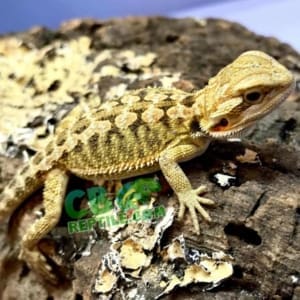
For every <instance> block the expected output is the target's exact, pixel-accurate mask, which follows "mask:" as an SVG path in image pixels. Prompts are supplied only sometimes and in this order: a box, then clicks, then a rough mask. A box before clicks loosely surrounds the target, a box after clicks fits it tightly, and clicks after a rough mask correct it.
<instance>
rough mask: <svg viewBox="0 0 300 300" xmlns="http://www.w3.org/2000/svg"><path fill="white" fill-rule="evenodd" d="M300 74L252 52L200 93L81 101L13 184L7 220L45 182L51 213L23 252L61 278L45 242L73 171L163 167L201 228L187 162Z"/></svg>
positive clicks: (250, 119)
mask: <svg viewBox="0 0 300 300" xmlns="http://www.w3.org/2000/svg"><path fill="white" fill-rule="evenodd" d="M293 86H294V79H293V76H292V74H291V73H290V72H289V71H288V70H287V69H286V68H285V67H284V66H282V65H281V64H279V63H278V62H277V61H275V60H274V59H273V58H271V57H270V56H268V55H267V54H264V53H262V52H259V51H249V52H245V53H244V54H242V55H241V56H239V57H238V58H237V59H236V60H235V61H234V62H233V63H232V64H230V65H228V66H226V67H225V68H224V69H222V70H221V71H220V72H219V73H218V74H217V75H216V76H215V77H213V78H212V79H211V80H210V81H209V83H208V85H207V86H206V87H205V88H204V89H202V90H200V91H198V92H195V93H185V92H183V91H180V90H176V89H172V90H165V89H159V88H146V89H141V90H137V91H130V92H129V93H128V94H126V95H125V96H123V97H121V98H120V99H118V100H114V101H110V102H106V103H104V104H102V105H99V106H98V107H95V106H94V107H91V106H90V107H87V108H85V107H82V106H78V107H76V108H75V109H74V110H73V111H72V112H71V113H70V114H69V115H68V116H67V117H66V118H65V119H64V120H63V121H62V122H61V124H60V126H59V127H58V128H57V131H56V133H55V134H54V135H53V137H52V140H51V142H50V143H49V145H48V146H47V147H46V149H45V150H44V152H41V153H37V154H36V155H35V156H33V157H32V159H31V160H30V161H29V163H28V164H27V165H26V166H25V167H24V168H22V170H20V171H19V172H18V174H17V176H16V177H15V178H14V179H13V180H12V182H11V183H10V184H9V185H8V186H7V187H6V188H5V190H4V191H3V193H2V195H1V198H0V199H1V201H0V220H3V219H4V218H5V217H8V216H9V215H10V214H11V213H12V212H13V211H14V210H15V209H16V208H17V207H18V206H19V205H20V204H21V203H22V202H23V201H24V200H25V199H26V198H28V197H29V196H30V195H31V194H32V193H33V192H34V191H36V190H37V189H38V188H40V187H41V186H43V185H44V192H43V199H44V201H43V203H44V207H45V215H44V216H43V217H42V218H41V219H39V220H38V221H37V222H35V223H34V224H33V225H32V226H31V227H30V229H29V230H28V231H27V233H26V234H25V235H24V237H23V239H22V244H21V252H20V258H21V259H23V260H25V261H26V262H27V264H28V265H29V266H30V267H31V268H32V269H34V270H35V271H36V272H38V273H40V274H41V275H42V276H43V277H44V278H45V279H49V280H54V279H55V276H54V274H53V273H52V272H51V268H50V266H49V265H47V264H46V261H45V257H44V256H43V255H42V254H41V253H40V252H39V250H38V247H37V244H38V241H39V240H40V239H41V238H42V237H44V236H45V235H46V234H47V233H48V232H49V231H50V230H51V229H52V228H53V227H54V226H55V225H56V224H57V222H58V221H59V218H60V215H61V211H62V207H63V201H64V197H65V191H66V186H67V183H68V177H69V174H70V173H72V174H75V175H77V176H79V177H81V178H84V179H88V180H93V181H94V182H99V181H101V180H103V179H106V180H107V179H117V180H119V179H124V178H129V177H133V176H136V175H141V174H146V173H150V172H154V171H156V170H159V169H160V170H161V171H162V172H163V174H164V176H165V177H166V179H167V181H168V182H169V184H170V185H171V187H172V188H173V190H174V192H175V193H176V195H177V197H178V200H179V203H180V207H179V213H178V215H179V218H182V217H183V215H184V212H185V209H186V208H188V210H189V212H190V214H191V218H192V221H193V224H194V227H195V230H196V232H197V233H199V232H200V229H199V223H198V218H197V212H199V213H200V214H201V215H202V217H203V218H204V219H206V220H210V217H209V215H208V213H207V212H206V211H205V210H204V208H203V207H202V206H201V204H206V205H211V204H213V203H214V202H213V201H212V200H210V199H207V198H203V197H200V196H199V194H201V193H203V192H205V190H206V188H205V186H200V187H198V188H196V189H194V188H193V187H192V186H191V184H190V181H189V180H188V178H187V177H186V175H185V174H184V172H183V171H182V169H181V168H180V166H179V165H178V163H179V162H182V161H186V160H190V159H192V158H193V157H195V156H198V155H201V154H202V153H203V152H204V151H205V150H206V148H207V147H208V145H209V143H210V141H211V140H212V139H214V138H227V137H231V136H234V135H238V134H240V133H241V132H242V131H243V130H245V129H247V128H248V127H250V126H251V125H254V124H255V123H256V121H257V120H259V119H261V118H262V117H263V116H265V115H266V114H268V113H269V112H270V111H272V110H273V109H274V108H276V107H277V106H278V105H279V104H280V103H281V102H282V101H283V100H284V99H286V98H287V96H288V95H289V94H290V93H291V91H292V90H293Z"/></svg>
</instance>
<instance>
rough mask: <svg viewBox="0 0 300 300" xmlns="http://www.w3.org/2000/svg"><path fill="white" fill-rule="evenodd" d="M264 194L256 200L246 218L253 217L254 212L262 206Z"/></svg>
mask: <svg viewBox="0 0 300 300" xmlns="http://www.w3.org/2000/svg"><path fill="white" fill-rule="evenodd" d="M265 194H266V192H263V193H262V194H261V195H260V196H259V198H258V199H257V200H256V203H255V205H254V206H253V208H252V210H251V211H250V213H249V214H248V216H247V218H249V217H251V216H253V215H254V214H255V212H256V211H257V209H258V208H259V207H260V206H261V205H262V204H263V203H265V199H264V198H265Z"/></svg>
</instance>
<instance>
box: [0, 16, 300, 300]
mask: <svg viewBox="0 0 300 300" xmlns="http://www.w3.org/2000/svg"><path fill="white" fill-rule="evenodd" d="M79 37H85V38H86V37H87V38H88V41H86V40H81V42H78V38H79ZM14 38H18V39H20V40H22V41H23V45H24V47H25V48H26V49H25V50H24V51H25V52H24V53H25V54H24V55H29V54H30V53H31V52H33V51H40V54H41V53H44V52H45V53H46V54H45V53H44V54H43V55H44V56H42V57H43V59H42V60H43V63H42V64H41V69H43V68H44V69H45V70H47V72H46V71H45V73H46V75H45V76H50V77H51V80H52V81H51V80H50V79H48V77H47V80H48V81H49V83H51V84H50V85H48V86H47V87H43V86H42V85H40V84H39V82H41V83H43V82H44V81H43V80H42V79H40V77H39V78H35V76H36V77H37V75H36V73H34V72H33V73H30V72H31V71H30V70H29V69H28V78H26V80H27V79H28V81H29V80H30V76H32V81H31V88H32V89H33V92H36V94H34V93H32V95H33V96H32V98H28V100H26V99H23V100H22V101H21V99H22V98H17V97H16V98H14V97H13V96H7V97H6V98H5V101H4V100H3V98H2V99H0V106H1V110H2V111H3V112H4V115H3V117H4V118H5V122H4V121H3V120H2V121H1V122H0V124H1V126H0V134H2V135H3V136H4V137H7V134H8V133H9V134H11V135H12V136H13V137H14V138H15V139H14V142H13V143H10V144H9V145H8V146H9V147H8V149H9V151H10V153H11V154H12V153H13V154H16V156H17V157H16V158H14V159H11V158H8V157H5V156H2V157H1V160H0V167H1V178H0V179H1V180H0V185H1V186H0V188H1V187H3V186H5V185H6V184H7V182H8V181H9V179H10V178H12V177H13V173H14V172H15V169H16V166H19V165H21V164H22V159H21V156H22V155H21V154H22V152H23V150H28V149H29V150H30V151H34V150H35V149H38V148H39V147H43V145H44V143H45V139H46V138H47V135H48V132H47V130H49V128H48V127H49V124H48V125H47V122H46V121H47V119H49V118H50V119H51V118H53V117H55V118H56V119H57V121H59V120H60V119H61V118H62V115H63V114H64V113H65V112H67V111H68V110H70V108H71V107H72V106H74V105H75V104H76V102H78V99H84V98H88V97H87V95H86V92H87V91H86V90H85V89H84V86H83V87H81V88H78V89H76V88H75V87H76V84H75V83H74V85H68V87H62V90H60V89H61V86H63V83H64V82H60V81H61V80H60V79H59V80H58V81H56V80H57V78H56V76H58V77H59V75H57V73H55V72H54V73H51V74H49V70H48V69H47V64H48V63H50V64H51V53H52V52H55V51H56V50H54V49H56V48H55V47H56V46H55V43H62V44H63V43H64V44H66V45H68V47H70V48H72V47H73V48H72V49H73V50H72V51H70V52H66V53H65V54H62V58H61V61H60V66H61V65H64V63H65V62H66V61H67V60H68V63H66V65H67V66H68V68H70V69H68V70H67V72H70V74H71V72H74V70H77V64H78V68H79V69H80V68H82V70H83V72H84V71H85V70H86V69H87V68H90V69H91V72H90V73H88V75H89V76H90V77H89V78H88V79H91V78H93V74H94V76H96V75H95V74H98V75H97V76H98V77H97V76H96V79H95V82H94V87H95V86H97V89H95V88H94V89H92V90H91V91H89V93H90V94H92V95H98V94H99V95H100V96H101V97H102V101H106V99H107V98H109V97H108V96H109V95H110V94H107V93H108V91H110V93H111V94H114V93H117V92H116V90H118V89H119V91H120V90H121V91H122V90H123V89H135V88H139V87H144V86H147V85H161V84H162V81H163V82H166V80H167V79H166V76H167V75H169V79H170V78H171V79H172V80H173V82H174V83H173V84H174V86H176V87H177V88H182V89H184V90H191V89H194V88H195V89H198V88H201V87H203V86H204V85H205V84H206V83H207V81H208V79H209V78H210V77H211V76H213V75H215V74H216V73H217V71H218V70H219V69H220V68H221V67H223V66H225V65H226V64H228V63H229V62H231V61H232V60H233V59H234V58H236V57H237V56H238V55H239V54H240V53H242V52H243V51H246V50H253V49H258V50H262V51H265V52H266V53H268V54H270V55H272V56H274V57H275V58H276V59H278V60H279V61H280V62H281V63H282V64H284V65H285V66H287V67H288V68H289V69H290V70H291V71H293V72H294V74H295V76H296V78H299V70H300V56H299V54H298V53H297V52H296V51H294V50H293V49H292V48H291V47H289V46H288V45H286V44H283V43H281V42H279V41H277V40H276V39H274V38H266V37H262V36H258V35H256V34H254V33H252V32H250V31H248V30H247V29H246V28H244V27H242V26H240V25H239V24H236V23H230V22H227V21H224V20H216V19H215V20H213V19H208V20H197V21H196V20H193V19H181V20H175V19H167V18H128V19H115V20H108V21H105V22H104V21H93V20H86V21H82V20H76V21H70V22H67V23H65V24H64V25H63V26H62V27H61V28H59V29H58V30H57V31H49V30H46V29H42V28H36V29H33V30H31V31H28V32H25V33H22V34H15V35H11V36H10V37H8V36H3V37H1V38H0V45H1V46H0V49H2V52H3V51H4V50H3V48H4V45H6V49H8V50H6V51H8V52H9V53H8V54H6V56H7V57H9V58H10V59H12V58H13V57H14V54H13V52H12V49H11V48H10V46H9V41H11V39H14ZM76 41H77V42H76ZM12 43H13V42H12ZM72 43H75V44H76V43H78V44H76V47H75V46H74V44H72ZM85 43H90V47H86V46H85ZM71 44H72V45H73V46H72V47H71V46H69V45H71ZM11 47H12V48H14V47H15V46H11ZM46 47H48V48H47V51H46V50H45V49H46ZM66 49H69V48H66ZM126 50H130V51H133V53H134V56H133V58H131V60H130V59H128V58H126V53H125V54H124V51H126ZM10 51H11V52H10ZM43 51H44V52H43ZM51 51H52V52H51ZM105 51H106V52H105ZM0 52H1V51H0ZM100 52H101V53H104V54H103V57H105V59H103V60H102V61H101V62H99V61H98V62H97V61H95V60H93V58H94V57H95V55H96V54H99V53H100ZM120 53H123V54H122V55H123V56H122V55H121V54H120ZM148 53H154V54H155V58H153V59H152V60H151V58H149V56H147V54H148ZM131 54H132V52H131ZM131 54H128V55H129V56H130V55H131ZM138 55H141V56H144V58H143V62H142V63H141V62H139V63H137V61H139V60H138V59H136V56H138ZM70 56H71V57H70ZM80 57H81V58H82V57H83V58H84V60H85V61H86V65H85V64H81V63H82V62H81V60H80ZM124 57H125V58H124ZM134 57H135V58H134ZM72 59H73V61H72ZM147 59H148V60H149V59H150V61H151V62H150V63H149V61H148V62H147ZM7 60H8V58H7ZM9 61H10V60H9ZM70 61H72V63H71V64H70ZM45 63H46V67H45V65H44V64H45ZM19 64H22V62H19ZM88 64H90V65H89V66H88ZM93 64H94V65H93ZM143 64H144V65H143ZM147 64H148V65H147ZM71 66H72V67H73V69H72V68H71ZM21 67H22V65H20V68H21ZM0 68H3V66H0ZM103 68H104V69H103ZM99 70H102V72H103V73H101V72H100V73H101V74H100V75H99ZM2 72H5V70H4V71H2ZM35 72H36V71H35ZM97 72H98V73H97ZM74 73H76V72H74ZM177 73H180V75H178V78H177V77H176V76H175V75H174V74H177ZM29 74H30V76H29ZM142 74H147V76H142ZM16 76H18V74H12V75H11V78H12V80H14V77H16ZM84 76H86V74H84V75H83V74H80V73H78V77H76V76H75V77H72V79H67V78H66V79H65V82H70V81H68V80H74V82H76V83H80V82H81V80H87V78H84ZM130 76H131V77H130ZM172 76H173V77H172ZM162 78H164V79H163V80H162V81H161V79H162ZM24 80H25V79H24ZM34 81H35V82H36V83H35V84H33V82H34ZM0 82H1V79H0ZM59 82H60V83H59ZM59 85H60V86H59ZM28 86H29V83H28V82H27V86H26V88H28ZM297 87H298V89H297V90H296V91H295V93H294V94H293V95H292V97H291V98H290V99H288V100H287V101H286V102H285V103H284V104H283V105H282V106H281V107H280V108H279V109H278V110H277V111H275V112H274V113H273V114H272V115H270V116H268V117H267V118H266V119H264V120H262V121H261V122H260V123H259V124H258V126H257V127H256V128H255V129H254V130H252V131H251V132H250V133H249V134H248V136H247V138H246V139H245V141H244V142H243V143H241V142H238V141H237V142H225V141H224V142H214V143H213V144H212V145H211V146H210V147H209V149H208V151H207V152H206V154H204V155H203V156H202V157H200V158H197V159H194V160H193V161H190V162H187V163H185V164H183V168H184V171H185V172H186V174H187V175H188V176H189V178H190V179H191V182H192V184H193V186H195V187H196V186H198V185H199V182H201V183H205V184H207V185H208V186H209V188H210V191H209V192H208V193H207V197H208V198H212V199H215V200H216V203H217V206H216V207H215V208H212V209H210V210H209V212H210V215H211V216H212V219H213V222H212V223H211V224H206V223H204V222H203V221H201V223H200V225H201V229H202V233H201V236H197V235H195V234H194V233H193V231H192V228H193V227H192V224H191V222H189V220H185V222H183V223H182V222H179V221H175V223H174V224H173V225H172V227H171V228H169V229H168V230H167V232H166V233H165V234H164V238H163V240H162V244H163V245H166V244H168V243H169V242H171V240H172V238H174V237H177V236H178V235H180V234H181V233H183V234H184V237H185V241H186V246H187V247H188V248H193V249H200V250H201V249H209V250H211V251H217V250H223V251H224V252H225V253H229V254H231V255H232V256H233V258H234V274H233V276H232V277H231V278H230V279H228V280H227V281H225V282H224V283H223V284H222V285H221V286H219V287H217V288H216V289H213V290H211V291H209V292H208V291H206V292H203V291H202V286H200V285H197V284H194V285H193V286H192V287H188V288H182V289H179V288H178V289H176V290H175V291H173V292H172V293H171V294H170V295H168V296H164V297H163V298H164V299H271V298H274V299H298V298H300V292H299V290H300V288H299V281H300V277H299V276H300V275H299V273H300V227H299V226H300V225H299V223H300V208H299V207H300V200H299V195H300V147H299V146H300V126H299V124H300V113H299V112H300V96H299V84H298V86H297ZM14 88H15V89H16V93H17V95H20V97H22V95H23V93H21V92H20V87H19V86H18V85H14ZM58 92H61V98H59V97H58V96H57V95H58V94H55V93H58ZM0 94H1V92H0ZM9 95H13V93H12V94H9ZM15 95H16V94H15ZM38 96H39V97H38ZM9 97H11V98H9ZM70 97H71V98H70ZM53 99H56V100H53ZM58 99H60V100H58ZM8 100H9V102H8ZM37 101H40V102H37ZM37 103H38V104H37ZM49 103H50V104H49ZM14 104H15V105H14ZM25 112H26V114H25ZM15 116H20V118H15ZM7 124H10V125H9V126H8V125H7ZM19 126H23V127H26V128H27V129H28V130H32V132H33V133H34V134H35V136H36V138H35V141H34V142H32V141H29V139H26V138H25V139H23V140H21V139H19V140H18V139H17V141H16V138H17V137H20V134H19V133H16V130H17V128H18V127H19ZM47 126H48V127H47ZM50 127H51V126H50ZM10 130H11V132H10ZM41 132H42V133H43V134H39V133H41ZM2 145H3V147H2V150H1V151H2V154H5V153H6V154H7V144H5V140H4V142H3V143H2ZM30 151H29V152H30ZM255 153H257V155H254V154H255ZM218 174H221V175H223V176H224V175H229V176H231V177H232V178H231V181H229V186H228V187H227V188H224V187H222V186H220V177H218V176H219V175H218ZM223 180H225V179H224V177H223ZM73 186H74V187H77V186H82V187H83V188H84V187H85V183H84V182H82V181H80V180H78V179H76V178H74V179H73ZM31 200H32V201H31V202H30V204H27V205H25V206H24V207H23V208H21V209H20V210H19V212H17V213H16V214H15V216H14V220H12V221H11V223H10V225H11V226H10V228H11V229H10V233H9V235H8V237H9V238H10V240H11V241H12V244H13V246H11V248H9V246H8V243H7V241H6V240H5V238H6V235H5V229H4V226H1V227H0V261H1V263H0V268H1V270H0V276H1V281H0V295H2V296H0V298H1V297H2V299H9V298H17V299H29V298H31V299H46V298H47V297H52V298H51V299H74V298H76V299H82V297H83V298H84V299H96V298H97V297H98V296H99V295H97V294H95V293H93V288H94V284H95V279H96V277H97V274H98V270H99V268H100V264H101V258H102V256H103V255H105V254H106V253H107V252H108V251H109V245H110V240H109V238H108V237H107V236H106V235H105V234H104V233H101V234H100V236H99V235H97V236H95V245H94V246H93V247H92V248H91V254H90V255H89V256H82V252H83V250H84V249H85V250H86V247H87V245H89V243H90V240H89V236H88V235H85V236H83V235H79V236H76V235H73V236H71V235H68V234H66V233H65V232H66V231H65V230H64V227H65V224H66V219H65V216H63V217H62V220H61V223H60V224H59V225H58V228H57V229H56V230H54V232H53V233H52V234H50V235H49V240H46V241H44V242H43V243H42V245H40V246H41V248H42V249H43V250H44V252H45V253H47V255H48V256H49V257H51V258H52V259H53V260H55V261H56V263H58V264H59V265H61V266H63V267H62V270H60V271H61V272H62V273H63V274H64V275H65V276H66V275H67V277H68V278H69V280H66V281H64V282H61V283H60V284H58V285H57V286H56V287H51V286H49V285H47V284H44V283H40V282H39V281H36V277H35V275H34V274H32V272H30V271H29V270H28V269H27V267H25V266H24V264H23V263H22V262H17V261H16V257H17V241H18V237H20V236H22V234H23V233H24V229H25V228H26V227H27V226H29V225H30V224H31V223H32V221H33V219H34V218H36V216H35V215H34V211H36V210H38V209H39V208H40V207H39V205H40V204H39V200H40V195H39V194H38V193H37V195H35V196H34V197H33V199H31ZM161 201H162V203H163V204H165V205H167V204H170V203H172V204H173V205H175V206H176V207H177V205H178V204H177V200H176V199H175V198H174V197H173V198H171V200H170V199H169V198H168V196H167V195H164V196H163V197H162V199H161ZM60 253H63V254H64V255H60ZM155 255H156V253H155V251H153V256H154V258H153V264H154V265H155V263H157V264H158V263H159V262H158V261H157V262H155ZM73 268H74V271H72V269H73ZM145 269H146V268H145ZM144 272H145V273H146V270H145V271H144ZM72 274H74V275H72ZM73 276H74V277H75V278H74V277H73ZM145 276H146V275H145ZM72 278H73V282H72ZM134 284H136V286H137V287H138V291H139V296H144V299H154V296H155V295H157V290H158V288H159V286H158V284H159V283H158V282H157V286H155V285H154V286H146V285H144V286H143V284H142V281H141V280H140V279H136V281H135V283H133V287H135V285H134ZM117 288H118V289H119V290H118V289H117V290H116V292H115V294H114V297H113V299H121V292H120V290H122V289H124V291H123V292H124V293H125V294H126V288H127V289H128V283H125V282H124V281H122V280H120V281H118V286H117ZM48 299H49V298H48ZM103 299H106V298H103Z"/></svg>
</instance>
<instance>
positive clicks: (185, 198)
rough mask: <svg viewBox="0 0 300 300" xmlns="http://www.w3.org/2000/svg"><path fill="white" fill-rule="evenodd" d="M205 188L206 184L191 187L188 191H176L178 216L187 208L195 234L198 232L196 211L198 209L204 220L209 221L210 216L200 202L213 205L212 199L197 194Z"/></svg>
mask: <svg viewBox="0 0 300 300" xmlns="http://www.w3.org/2000/svg"><path fill="white" fill-rule="evenodd" d="M206 190H207V189H206V186H200V187H198V188H197V189H191V190H188V191H184V192H180V193H178V199H179V202H180V207H179V212H178V218H179V219H182V218H183V216H184V213H185V209H186V208H188V209H189V211H190V214H191V217H192V221H193V225H194V228H195V230H196V232H197V234H200V227H199V222H198V217H197V213H196V211H198V212H199V213H200V214H201V215H202V217H203V218H204V219H205V220H206V221H211V217H210V216H209V214H208V213H207V212H206V210H205V209H204V208H203V207H202V206H201V204H206V205H213V204H214V203H215V202H214V201H213V200H210V199H208V198H204V197H200V196H199V195H198V194H200V193H203V192H205V191H206ZM200 203H201V204H200Z"/></svg>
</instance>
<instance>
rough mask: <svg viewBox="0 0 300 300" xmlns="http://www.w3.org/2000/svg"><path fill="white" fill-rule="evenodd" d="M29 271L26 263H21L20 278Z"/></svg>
mask: <svg viewBox="0 0 300 300" xmlns="http://www.w3.org/2000/svg"><path fill="white" fill-rule="evenodd" d="M29 272H30V269H29V268H28V267H27V265H26V264H23V267H22V271H21V274H20V278H23V277H26V276H27V275H28V273H29Z"/></svg>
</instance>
